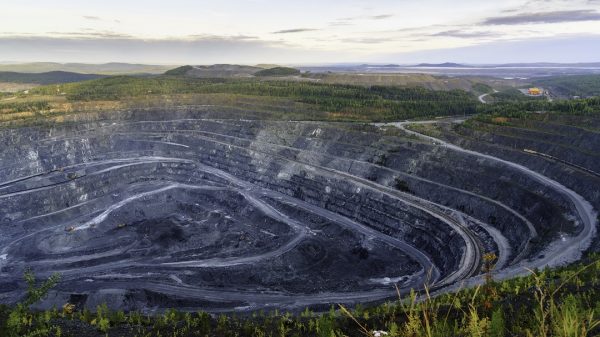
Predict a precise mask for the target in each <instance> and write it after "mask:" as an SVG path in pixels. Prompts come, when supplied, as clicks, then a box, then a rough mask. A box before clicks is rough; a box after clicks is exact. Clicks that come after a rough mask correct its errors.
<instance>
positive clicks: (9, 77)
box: [0, 71, 105, 84]
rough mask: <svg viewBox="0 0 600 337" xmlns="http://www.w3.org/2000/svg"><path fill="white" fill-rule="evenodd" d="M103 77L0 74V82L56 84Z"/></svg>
mask: <svg viewBox="0 0 600 337" xmlns="http://www.w3.org/2000/svg"><path fill="white" fill-rule="evenodd" d="M101 77H105V76H103V75H95V74H79V73H72V72H66V71H51V72H47V73H16V72H0V82H10V83H32V84H56V83H71V82H81V81H87V80H93V79H97V78H101Z"/></svg>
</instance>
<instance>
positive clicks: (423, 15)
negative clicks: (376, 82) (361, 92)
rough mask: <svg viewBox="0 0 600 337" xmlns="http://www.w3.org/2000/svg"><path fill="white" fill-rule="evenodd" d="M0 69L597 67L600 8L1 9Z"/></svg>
mask: <svg viewBox="0 0 600 337" xmlns="http://www.w3.org/2000/svg"><path fill="white" fill-rule="evenodd" d="M0 61H18V62H30V61H55V62H87V63H102V62H111V61H118V62H137V63H157V64H211V63H244V64H255V63H285V64H323V63H340V62H386V63H387V62H393V63H414V62H446V61H449V62H465V63H507V62H536V61H540V62H541V61H543V62H592V61H600V0H503V1H486V0H454V1H442V0H370V1H366V0H302V1H287V0H229V1H228V0H220V1H216V0H212V1H202V0H199V1H192V0H169V1H155V0H144V1H128V0H119V1H117V0H102V1H94V0H86V1H82V0H77V1H74V0H53V1H34V0H19V1H5V2H4V3H3V4H2V5H1V10H0Z"/></svg>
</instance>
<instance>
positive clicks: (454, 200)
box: [0, 107, 582, 311]
mask: <svg viewBox="0 0 600 337" xmlns="http://www.w3.org/2000/svg"><path fill="white" fill-rule="evenodd" d="M234 115H235V113H233V112H231V111H225V110H224V109H223V108H216V107H195V108H186V109H169V110H160V111H157V110H139V111H122V112H118V113H117V112H115V113H114V114H104V115H93V114H90V115H76V116H74V117H71V120H67V121H63V123H60V124H56V125H49V126H40V127H29V128H20V129H10V130H8V129H6V130H3V131H1V134H0V141H1V142H2V143H3V145H4V146H3V147H2V150H1V152H0V162H1V163H2V164H1V167H0V178H1V181H2V182H1V183H0V204H1V205H2V207H1V208H0V276H1V277H0V302H14V301H17V300H18V299H19V297H20V296H21V295H22V294H23V284H22V283H21V282H20V279H21V276H22V273H23V271H24V270H25V269H26V268H31V269H32V270H33V271H34V272H35V273H36V274H37V275H39V276H46V275H49V274H50V273H52V272H59V273H61V274H62V276H63V277H62V281H61V283H60V284H59V286H58V287H57V288H56V290H55V291H53V292H52V294H51V296H50V297H49V298H48V299H47V300H46V301H45V302H44V303H43V304H42V306H45V307H48V306H52V305H58V304H60V305H62V304H63V303H65V302H68V301H71V302H73V301H77V302H78V304H80V305H85V306H88V307H90V308H94V307H95V306H96V305H97V304H100V303H103V302H106V303H107V304H108V305H109V306H111V307H113V308H122V309H148V310H150V309H153V308H158V309H161V308H167V307H178V308H183V309H185V308H189V309H198V308H201V309H205V310H214V311H221V310H236V309H237V310H252V309H258V308H265V307H273V306H275V307H282V308H292V309H293V308H302V307H304V306H308V305H321V304H329V303H341V302H343V303H353V302H370V301H377V300H382V299H385V298H389V297H393V296H394V294H395V289H394V287H393V286H392V284H398V285H399V287H400V288H401V289H402V290H403V291H405V290H408V289H409V288H420V287H422V285H423V284H424V283H425V282H429V283H431V284H432V285H433V287H434V288H440V289H442V288H444V287H446V286H449V285H451V284H454V283H456V282H458V281H460V280H462V279H466V278H469V277H471V276H475V275H477V274H479V273H480V266H481V264H482V255H483V254H485V253H494V254H495V255H496V256H498V261H497V264H498V268H499V269H502V268H508V267H511V266H515V265H517V264H519V263H521V262H522V261H526V260H527V259H529V258H532V257H536V256H538V255H539V254H540V252H542V250H543V249H544V248H545V247H546V246H547V245H546V244H545V242H547V241H549V240H552V239H556V238H557V237H558V236H559V234H561V233H562V235H570V234H571V235H576V234H577V233H578V232H580V231H581V228H582V226H581V219H580V215H579V214H578V213H577V212H576V209H575V208H574V207H573V205H572V204H571V203H570V202H569V200H568V199H566V198H565V197H564V196H563V195H561V194H560V193H558V192H557V191H556V190H554V189H552V188H550V187H548V186H546V185H544V184H541V183H539V182H538V181H536V180H535V179H532V178H531V177H529V176H528V175H527V174H524V173H522V172H520V171H518V170H514V169H511V168H510V167H505V166H502V165H499V164H498V163H496V162H494V161H493V160H486V159H482V158H478V157H476V156H472V155H468V154H464V153H459V152H455V151H452V150H450V149H447V148H443V147H440V146H437V145H434V144H430V143H426V142H423V141H419V140H417V139H415V138H414V137H407V136H406V135H403V134H402V133H401V132H400V131H399V130H390V129H382V128H378V127H375V126H370V125H352V124H327V123H312V122H273V121H270V122H269V121H259V120H243V119H240V118H239V117H238V118H231V117H232V116H234ZM219 116H226V117H227V118H228V119H219Z"/></svg>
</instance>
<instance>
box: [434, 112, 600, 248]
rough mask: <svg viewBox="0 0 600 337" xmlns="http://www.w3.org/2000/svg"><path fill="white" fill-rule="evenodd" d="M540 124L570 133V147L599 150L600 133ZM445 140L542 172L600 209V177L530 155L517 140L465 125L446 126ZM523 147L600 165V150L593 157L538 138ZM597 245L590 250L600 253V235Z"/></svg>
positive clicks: (541, 126) (588, 164) (584, 163)
mask: <svg viewBox="0 0 600 337" xmlns="http://www.w3.org/2000/svg"><path fill="white" fill-rule="evenodd" d="M536 125H537V126H536V127H538V128H544V127H546V128H551V129H553V128H557V129H556V132H561V131H565V132H568V136H567V135H566V136H565V137H563V138H562V139H563V141H564V142H565V145H568V146H572V147H577V146H579V145H582V146H584V149H588V150H589V149H591V148H593V147H594V145H595V146H596V147H597V144H600V141H598V140H597V134H592V135H590V132H585V131H580V132H577V133H575V134H574V133H573V132H574V131H573V129H576V130H582V129H580V128H574V127H568V126H557V125H554V124H551V123H541V122H538V123H536ZM590 127H592V125H590ZM443 137H444V139H446V140H448V141H450V142H452V143H455V144H457V145H459V146H461V147H464V148H468V149H471V150H473V151H477V152H481V153H487V154H490V155H493V156H497V157H498V158H502V159H506V160H509V161H513V162H515V163H519V164H521V165H523V166H525V167H528V168H530V169H532V170H534V171H537V172H540V173H541V174H543V175H545V176H547V177H549V178H550V179H553V180H555V181H557V182H559V183H561V184H562V185H564V186H566V187H568V188H569V189H572V190H573V191H575V192H577V193H578V194H580V195H581V196H583V197H584V198H585V199H586V200H588V201H589V202H590V204H591V205H592V206H593V207H594V208H595V209H600V177H598V176H595V175H593V174H590V173H588V172H585V171H582V170H577V169H576V168H573V167H571V166H569V165H565V164H564V163H560V162H557V161H554V160H551V159H547V158H543V157H540V156H536V155H531V154H528V153H526V152H524V151H523V149H521V148H518V147H516V148H515V147H514V144H515V143H514V142H515V140H514V139H513V138H511V137H497V136H495V135H490V134H486V133H482V132H477V131H474V130H472V129H470V128H466V127H463V126H456V127H455V128H454V129H449V128H447V127H446V128H445V132H444V133H443ZM580 137H581V138H580ZM594 142H595V144H594ZM521 145H527V147H525V148H527V149H531V150H535V151H538V152H542V153H548V152H549V153H550V154H552V155H553V156H556V157H557V158H561V159H564V160H567V161H572V162H573V163H578V164H580V165H585V167H589V168H590V169H591V168H592V167H596V166H597V165H598V163H599V162H600V160H598V154H597V152H598V151H597V148H596V150H595V152H594V153H595V156H589V155H586V154H582V153H576V151H571V150H568V149H565V146H558V145H559V144H557V145H555V146H551V147H548V146H549V145H548V144H541V145H540V144H538V143H536V141H535V140H534V139H527V143H526V144H521ZM544 151H548V152H544ZM594 242H595V243H594V244H592V246H591V247H590V250H591V251H600V237H598V236H596V239H595V241H594Z"/></svg>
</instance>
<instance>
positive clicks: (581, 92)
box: [534, 75, 600, 98]
mask: <svg viewBox="0 0 600 337" xmlns="http://www.w3.org/2000/svg"><path fill="white" fill-rule="evenodd" d="M534 83H535V84H536V85H539V86H541V87H544V88H547V89H549V90H550V91H551V92H552V93H553V94H555V95H558V96H562V97H567V98H570V97H572V96H579V97H591V96H600V75H577V76H560V77H548V78H540V79H536V80H535V81H534Z"/></svg>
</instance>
